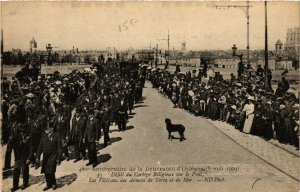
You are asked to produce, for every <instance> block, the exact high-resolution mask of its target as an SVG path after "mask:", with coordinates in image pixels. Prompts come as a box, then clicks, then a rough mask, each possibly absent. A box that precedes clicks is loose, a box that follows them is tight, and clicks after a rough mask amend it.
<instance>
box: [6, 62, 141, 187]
mask: <svg viewBox="0 0 300 192" xmlns="http://www.w3.org/2000/svg"><path fill="white" fill-rule="evenodd" d="M30 69H31V67H30V65H27V66H25V67H24V68H23V69H22V70H21V72H20V73H17V75H16V76H15V77H13V78H12V80H9V79H7V78H5V77H3V78H2V81H1V91H2V103H1V104H2V111H1V112H2V114H1V115H2V137H1V139H2V144H4V145H5V144H7V150H6V153H5V163H4V171H5V170H8V169H11V168H12V167H11V153H12V151H13V152H14V157H15V163H14V169H13V187H12V189H11V190H12V191H16V190H18V189H19V188H20V187H19V176H20V172H21V170H22V172H23V185H22V186H21V188H22V189H25V188H27V187H28V185H29V183H28V182H29V170H30V169H29V168H30V167H31V168H34V167H35V168H36V169H37V168H38V167H40V166H41V171H42V173H45V179H46V184H47V185H46V187H45V188H44V189H43V190H44V191H45V190H48V189H50V188H53V189H56V188H57V185H56V179H55V171H56V166H57V165H59V164H60V162H61V161H62V160H66V161H69V160H70V146H74V153H75V159H74V162H77V161H80V160H88V162H87V164H86V166H90V165H92V166H93V167H95V166H97V164H98V163H99V162H97V151H98V150H99V146H100V145H99V144H100V138H101V135H102V134H103V136H104V143H103V145H104V147H106V146H108V145H110V144H111V140H110V136H109V134H110V131H109V130H110V126H111V125H112V124H117V126H118V131H125V130H126V123H127V122H128V118H129V115H130V114H131V113H132V110H133V107H134V104H136V103H138V102H139V101H140V100H141V99H142V92H143V87H144V83H145V71H143V70H142V69H137V70H136V71H127V72H125V73H124V72H122V73H121V72H120V68H119V66H118V64H117V63H116V62H114V61H108V62H107V63H105V64H102V65H94V66H92V67H90V68H86V69H85V70H84V71H83V72H80V71H78V70H74V71H72V72H71V73H69V74H60V73H59V72H58V71H56V72H54V73H51V74H38V75H37V74H36V73H31V71H32V70H30ZM86 149H87V151H88V152H87V154H86ZM41 154H43V161H42V164H41V165H40V157H41Z"/></svg>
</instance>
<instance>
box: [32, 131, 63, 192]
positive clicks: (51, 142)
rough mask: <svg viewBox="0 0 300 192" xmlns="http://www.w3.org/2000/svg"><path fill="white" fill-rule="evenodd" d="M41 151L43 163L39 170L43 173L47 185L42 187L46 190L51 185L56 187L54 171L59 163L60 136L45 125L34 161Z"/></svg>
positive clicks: (37, 160)
mask: <svg viewBox="0 0 300 192" xmlns="http://www.w3.org/2000/svg"><path fill="white" fill-rule="evenodd" d="M42 153H43V164H42V170H41V172H42V173H44V174H45V179H46V183H47V186H46V187H45V188H44V189H43V191H46V190H48V189H50V188H51V187H52V188H53V190H55V189H56V188H57V186H56V179H55V172H56V166H57V165H60V162H61V155H62V145H61V138H60V136H59V135H58V134H57V133H54V132H53V127H47V128H46V129H45V134H44V135H43V136H42V138H41V141H40V145H39V148H38V151H37V155H36V158H37V159H36V163H39V162H40V156H41V154H42Z"/></svg>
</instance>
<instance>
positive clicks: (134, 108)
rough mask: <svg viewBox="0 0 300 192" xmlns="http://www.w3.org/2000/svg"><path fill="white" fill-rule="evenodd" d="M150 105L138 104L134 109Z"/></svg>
mask: <svg viewBox="0 0 300 192" xmlns="http://www.w3.org/2000/svg"><path fill="white" fill-rule="evenodd" d="M147 106H148V105H136V106H134V109H135V108H139V107H147Z"/></svg>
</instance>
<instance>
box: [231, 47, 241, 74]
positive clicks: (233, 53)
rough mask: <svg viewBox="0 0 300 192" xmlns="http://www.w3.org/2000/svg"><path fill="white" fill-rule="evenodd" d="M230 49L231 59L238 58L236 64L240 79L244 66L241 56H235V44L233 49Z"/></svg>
mask: <svg viewBox="0 0 300 192" xmlns="http://www.w3.org/2000/svg"><path fill="white" fill-rule="evenodd" d="M231 49H232V56H233V57H238V58H240V62H239V64H238V71H237V72H238V77H241V76H242V74H243V72H244V64H243V54H242V53H241V54H237V53H236V50H237V47H236V45H235V44H233V47H232V48H231Z"/></svg>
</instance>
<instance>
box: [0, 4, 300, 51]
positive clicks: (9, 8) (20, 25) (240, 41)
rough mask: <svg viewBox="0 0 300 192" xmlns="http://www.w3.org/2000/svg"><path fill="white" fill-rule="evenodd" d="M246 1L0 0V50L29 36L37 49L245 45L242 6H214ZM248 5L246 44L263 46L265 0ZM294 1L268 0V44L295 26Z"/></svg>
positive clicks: (22, 44)
mask: <svg viewBox="0 0 300 192" xmlns="http://www.w3.org/2000/svg"><path fill="white" fill-rule="evenodd" d="M233 4H238V5H246V2H222V3H221V2H193V3H191V2H189V3H184V2H176V3H175V2H127V3H121V2H110V3H108V2H98V3H95V2H89V3H87V2H42V3H41V2H40V3H33V2H2V3H1V26H2V29H3V33H4V49H5V50H11V49H12V48H20V49H23V50H28V48H29V41H30V40H31V39H32V37H34V38H35V39H36V41H37V43H38V49H45V45H46V43H51V44H52V45H53V46H55V47H57V49H72V47H73V46H75V47H78V48H79V49H80V50H83V49H105V48H106V47H116V48H117V49H119V50H122V49H125V48H129V47H132V48H139V49H140V48H148V47H149V46H150V42H151V45H152V46H155V45H156V44H158V45H159V47H161V48H163V49H164V48H167V42H166V41H164V40H158V39H165V38H167V34H168V29H169V31H170V39H171V41H170V47H171V48H173V46H174V48H175V49H180V46H181V42H183V41H185V42H186V45H187V49H188V50H210V49H214V50H215V49H230V47H231V46H232V44H234V43H235V44H237V47H238V48H239V49H245V48H246V17H245V14H244V12H243V10H242V9H238V8H230V9H216V8H215V5H233ZM250 5H251V6H252V7H251V8H250V48H251V49H263V48H264V3H263V2H251V3H250ZM299 10H300V5H299V3H298V2H268V29H269V46H270V49H274V44H275V42H276V41H277V39H281V40H282V42H283V43H284V42H285V36H286V31H287V29H288V28H294V27H299V17H300V16H299Z"/></svg>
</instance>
